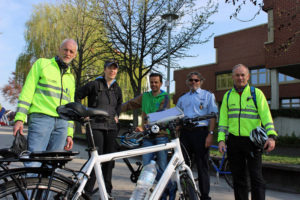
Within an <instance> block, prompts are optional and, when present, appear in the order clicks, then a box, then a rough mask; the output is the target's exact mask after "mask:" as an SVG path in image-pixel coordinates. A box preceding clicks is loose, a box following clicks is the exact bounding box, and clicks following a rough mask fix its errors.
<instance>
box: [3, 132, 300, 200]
mask: <svg viewBox="0 0 300 200" xmlns="http://www.w3.org/2000/svg"><path fill="white" fill-rule="evenodd" d="M12 141H13V136H12V127H0V148H8V147H10V146H11V144H12ZM85 149H86V146H85V145H84V143H83V142H76V143H75V144H74V147H73V151H79V152H80V154H79V155H78V156H76V158H75V159H74V160H72V161H71V162H69V163H68V164H67V167H69V168H72V169H78V170H79V169H80V167H81V166H82V165H83V163H84V162H85V161H86V159H87V157H88V154H87V152H86V150H85ZM131 161H132V163H134V160H131ZM133 166H134V167H135V164H133ZM129 177H130V171H129V169H128V168H127V167H126V165H125V163H124V162H123V161H122V160H117V161H116V165H115V168H114V170H113V180H112V184H113V192H112V195H113V197H115V199H117V200H125V199H129V197H130V195H131V193H132V190H133V189H134V187H135V184H134V183H132V182H131V181H130V178H129ZM294 178H297V177H294ZM210 185H211V192H210V196H211V198H212V199H213V200H233V199H234V196H233V190H232V189H231V188H230V187H229V186H228V185H227V183H226V182H225V180H224V179H222V178H220V181H219V183H217V179H216V178H215V177H214V176H211V184H210ZM92 199H93V200H94V199H95V200H96V199H99V195H98V194H95V195H94V196H93V198H92ZM266 199H267V200H299V199H300V194H294V193H285V192H279V191H274V190H267V192H266Z"/></svg>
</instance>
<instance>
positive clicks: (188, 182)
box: [179, 173, 200, 200]
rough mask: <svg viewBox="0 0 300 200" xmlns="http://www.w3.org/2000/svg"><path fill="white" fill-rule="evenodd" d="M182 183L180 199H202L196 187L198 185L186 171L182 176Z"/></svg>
mask: <svg viewBox="0 0 300 200" xmlns="http://www.w3.org/2000/svg"><path fill="white" fill-rule="evenodd" d="M180 185H181V189H182V194H180V197H179V199H180V200H200V196H199V193H198V191H197V189H196V187H197V186H196V185H195V184H194V182H193V181H192V179H191V178H190V177H189V176H188V174H186V173H184V174H182V175H181V177H180Z"/></svg>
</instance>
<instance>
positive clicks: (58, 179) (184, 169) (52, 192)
mask: <svg viewBox="0 0 300 200" xmlns="http://www.w3.org/2000/svg"><path fill="white" fill-rule="evenodd" d="M57 111H58V113H59V114H60V116H61V117H62V118H65V119H68V120H74V121H79V122H81V123H82V124H85V125H86V129H89V130H90V131H87V137H88V138H89V140H90V141H91V143H92V148H90V149H89V152H90V155H91V156H90V158H89V159H88V160H87V162H86V163H85V164H84V165H83V167H82V168H81V170H80V171H74V170H73V169H67V168H65V167H64V165H65V164H66V163H67V162H68V161H70V160H71V159H72V156H73V155H75V154H76V153H74V152H33V153H31V154H29V155H27V156H25V157H24V156H21V157H19V158H18V159H16V160H18V161H22V162H25V161H39V162H41V163H42V166H41V167H39V168H17V169H9V168H7V167H6V168H5V169H3V170H2V171H0V199H17V197H16V195H15V194H16V193H18V194H22V195H23V198H24V199H72V200H76V199H89V197H88V196H87V195H86V194H85V192H84V187H85V185H86V183H87V181H88V178H89V175H90V174H91V172H92V169H94V170H95V174H96V178H97V183H98V187H99V195H100V199H101V200H108V198H109V196H108V194H107V192H106V188H105V184H104V179H103V175H102V170H101V167H100V166H101V163H104V162H109V161H113V160H118V159H122V158H129V157H135V156H138V155H143V154H147V153H152V152H157V151H162V150H169V149H173V151H174V153H173V155H172V157H171V159H170V161H169V163H168V165H167V168H166V169H165V171H164V173H163V174H162V177H161V178H160V179H159V181H158V183H157V184H156V185H155V186H154V188H153V191H152V193H151V195H150V197H149V199H150V200H158V199H159V198H160V196H161V195H162V193H163V191H164V189H165V187H166V186H167V184H168V182H169V180H170V179H171V178H172V176H174V178H175V181H176V182H177V188H178V190H177V191H178V195H177V196H178V197H179V199H185V200H187V199H193V200H199V199H200V193H199V191H198V189H197V186H196V184H195V181H194V177H193V173H192V170H191V169H190V168H189V166H187V165H186V164H185V162H184V158H183V155H182V151H181V147H180V141H179V139H178V137H177V136H176V134H175V128H176V126H177V125H178V123H182V121H183V120H181V118H182V117H183V116H182V115H180V116H178V117H176V116H175V117H172V119H171V120H170V118H169V119H168V120H167V121H165V122H164V121H159V123H158V124H156V123H152V125H151V128H150V129H148V130H147V131H145V132H142V133H140V134H136V133H135V134H136V136H137V137H139V139H140V138H141V137H147V135H149V134H150V133H151V131H150V130H151V129H152V132H157V131H159V129H160V128H163V129H164V128H168V129H169V130H170V131H171V133H172V134H171V135H172V137H174V139H172V140H171V142H169V143H166V144H161V145H154V146H151V147H145V148H138V149H132V150H126V151H122V152H116V153H110V154H104V155H98V152H97V150H96V147H95V145H94V139H93V135H92V134H91V133H92V129H91V126H90V121H89V120H85V119H86V117H93V116H98V117H105V116H107V115H108V114H107V113H106V112H104V111H102V110H99V109H90V108H85V107H84V106H82V105H81V104H78V103H70V104H67V105H65V106H61V107H59V108H58V110H57ZM213 117H215V115H214V114H212V115H207V116H201V117H198V118H197V120H205V119H208V118H213ZM151 134H153V133H151ZM123 139H125V140H128V141H132V136H128V138H123ZM1 162H2V163H3V160H2V161H1V159H0V164H1ZM49 166H50V167H49ZM57 168H60V170H56V169H57ZM63 171H66V172H69V173H71V174H72V176H71V177H67V176H66V175H65V174H64V173H63ZM28 174H36V176H32V175H31V176H27V175H28ZM28 191H30V192H28ZM27 194H31V196H30V197H28V195H27Z"/></svg>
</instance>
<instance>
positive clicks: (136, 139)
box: [117, 113, 217, 149]
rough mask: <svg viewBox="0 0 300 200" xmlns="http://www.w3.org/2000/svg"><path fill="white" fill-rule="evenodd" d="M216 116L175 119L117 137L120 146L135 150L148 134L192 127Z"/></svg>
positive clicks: (212, 114) (213, 114)
mask: <svg viewBox="0 0 300 200" xmlns="http://www.w3.org/2000/svg"><path fill="white" fill-rule="evenodd" d="M216 117H217V115H216V114H215V113H211V114H208V115H203V116H198V117H194V118H182V119H176V120H172V121H169V122H167V123H166V124H161V123H160V124H153V125H151V126H148V127H146V130H144V131H142V132H136V131H131V132H128V133H127V134H125V135H122V136H118V137H117V138H118V139H120V145H121V146H123V147H126V148H129V149H132V148H136V147H138V146H140V145H141V144H140V142H141V141H142V140H143V139H144V138H145V137H147V136H148V135H150V134H152V133H153V134H157V133H159V132H160V130H165V129H170V130H174V129H175V128H176V126H186V125H194V123H193V122H196V121H201V120H206V119H211V118H216Z"/></svg>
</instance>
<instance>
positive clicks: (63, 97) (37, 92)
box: [13, 39, 77, 167]
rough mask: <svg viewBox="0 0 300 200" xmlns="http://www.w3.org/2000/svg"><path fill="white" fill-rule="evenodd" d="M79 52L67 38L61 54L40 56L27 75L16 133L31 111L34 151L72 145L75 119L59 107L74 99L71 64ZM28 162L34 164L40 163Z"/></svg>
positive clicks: (31, 146) (30, 138) (30, 135)
mask: <svg viewBox="0 0 300 200" xmlns="http://www.w3.org/2000/svg"><path fill="white" fill-rule="evenodd" d="M76 54H77V43H76V42H75V41H74V40H73V39H66V40H64V41H63V42H62V44H61V45H60V47H59V51H58V56H56V57H54V58H52V59H46V58H40V59H38V60H37V61H36V62H35V63H34V64H33V66H32V68H31V69H30V71H29V73H28V75H27V78H26V81H25V84H24V86H23V88H22V92H21V94H20V96H19V101H18V107H17V111H16V112H17V113H16V117H15V126H14V130H13V135H14V136H15V135H16V133H17V131H19V132H20V134H24V133H23V123H24V121H25V120H26V117H27V115H28V136H27V141H28V150H29V151H31V152H32V151H46V150H47V151H55V150H62V149H63V148H64V149H65V150H71V149H72V146H73V139H72V138H73V122H68V121H66V120H64V119H61V118H60V117H59V116H58V113H57V112H56V108H57V107H58V106H60V105H64V104H67V103H70V102H73V101H74V94H75V79H74V76H73V74H72V73H71V70H70V67H69V66H68V64H69V63H71V61H72V60H73V59H74V58H75V57H76ZM65 144H66V145H65ZM64 145H65V147H64ZM25 165H26V166H27V165H28V167H32V166H38V165H39V163H32V162H31V163H27V164H25Z"/></svg>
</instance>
